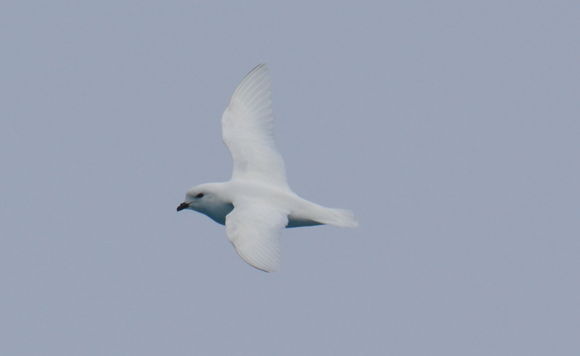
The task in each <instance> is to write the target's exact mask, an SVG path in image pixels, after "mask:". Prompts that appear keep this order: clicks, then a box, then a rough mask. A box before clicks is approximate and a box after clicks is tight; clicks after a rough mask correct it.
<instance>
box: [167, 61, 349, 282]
mask: <svg viewBox="0 0 580 356" xmlns="http://www.w3.org/2000/svg"><path fill="white" fill-rule="evenodd" d="M273 120H274V117H273V115H272V99H271V90H270V75H269V72H268V67H267V66H266V65H265V64H260V65H258V66H256V67H255V68H254V69H253V70H252V71H251V72H250V73H248V74H247V75H246V77H245V78H244V79H243V80H242V82H241V83H240V84H239V85H238V87H237V88H236V90H235V91H234V94H233V95H232V98H231V99H230V103H229V105H228V107H227V108H226V110H225V111H224V113H223V116H222V137H223V140H224V142H225V144H226V145H227V147H228V149H229V150H230V153H231V155H232V158H233V162H234V169H233V173H232V178H231V179H230V180H229V181H228V182H222V183H206V184H201V185H198V186H196V187H193V188H191V189H190V190H189V191H187V194H186V196H185V201H184V202H183V203H181V205H179V206H178V207H177V211H181V210H183V209H191V210H195V211H198V212H200V213H203V214H205V215H207V216H208V217H210V218H211V219H213V220H214V221H215V222H217V223H219V224H222V225H225V226H226V234H227V235H228V238H229V240H230V242H231V243H232V244H233V245H234V247H235V249H236V251H237V253H238V254H239V255H240V257H241V258H242V259H243V260H244V261H246V262H247V263H248V264H250V265H252V266H253V267H255V268H257V269H260V270H262V271H266V272H272V271H275V270H277V269H278V267H279V262H280V249H279V246H280V244H279V235H280V232H281V231H282V229H283V228H284V227H299V226H312V225H323V224H328V225H334V226H340V227H355V226H357V225H358V223H357V221H356V219H355V218H354V215H353V214H352V212H350V211H348V210H343V209H331V208H326V207H323V206H320V205H318V204H315V203H312V202H310V201H308V200H305V199H303V198H301V197H299V196H298V195H296V194H295V193H294V192H293V191H292V190H291V189H290V187H289V186H288V183H287V182H286V172H285V168H284V160H283V159H282V156H281V155H280V153H278V150H277V149H276V147H275V145H274V138H273V136H272V126H273Z"/></svg>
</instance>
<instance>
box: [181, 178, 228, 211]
mask: <svg viewBox="0 0 580 356" xmlns="http://www.w3.org/2000/svg"><path fill="white" fill-rule="evenodd" d="M220 200H221V199H219V197H218V195H217V192H216V189H215V188H214V187H212V186H211V185H210V184H202V185H198V186H197V187H193V188H191V189H190V190H188V191H187V193H186V194H185V201H184V202H183V203H181V204H179V206H178V207H177V211H181V210H184V209H191V210H196V211H199V212H203V211H205V210H207V209H208V208H209V207H211V206H213V205H215V204H216V203H218V202H219V201H220Z"/></svg>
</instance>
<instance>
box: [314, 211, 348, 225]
mask: <svg viewBox="0 0 580 356" xmlns="http://www.w3.org/2000/svg"><path fill="white" fill-rule="evenodd" d="M316 220H317V221H319V222H321V223H323V224H327V225H332V226H338V227H357V226H358V221H357V220H356V218H355V217H354V214H353V212H352V211H350V210H345V209H331V208H325V209H324V211H322V214H320V216H319V217H318V219H316Z"/></svg>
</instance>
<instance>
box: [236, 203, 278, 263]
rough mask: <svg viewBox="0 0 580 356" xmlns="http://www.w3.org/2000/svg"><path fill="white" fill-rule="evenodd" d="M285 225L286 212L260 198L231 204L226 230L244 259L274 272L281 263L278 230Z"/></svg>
mask: <svg viewBox="0 0 580 356" xmlns="http://www.w3.org/2000/svg"><path fill="white" fill-rule="evenodd" d="M287 224H288V217H287V214H286V213H285V212H282V211H280V210H278V209H276V208H275V207H272V206H270V205H268V204H266V203H263V202H260V201H246V202H243V203H237V204H234V210H232V212H231V213H229V214H228V215H227V216H226V233H227V235H228V238H229V240H230V242H231V243H232V244H233V245H234V247H235V249H236V251H237V253H238V254H239V255H240V257H241V258H242V259H243V260H244V261H246V262H247V263H248V264H250V265H252V266H253V267H256V268H257V269H260V270H262V271H266V272H273V271H276V270H277V269H278V267H279V264H280V242H279V236H280V231H282V229H283V228H284V227H285V226H286V225H287Z"/></svg>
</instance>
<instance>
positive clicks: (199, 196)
mask: <svg viewBox="0 0 580 356" xmlns="http://www.w3.org/2000/svg"><path fill="white" fill-rule="evenodd" d="M195 197H196V198H197V199H199V198H203V193H199V194H198V195H196V196H195Z"/></svg>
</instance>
